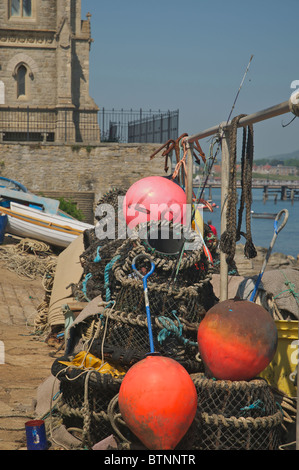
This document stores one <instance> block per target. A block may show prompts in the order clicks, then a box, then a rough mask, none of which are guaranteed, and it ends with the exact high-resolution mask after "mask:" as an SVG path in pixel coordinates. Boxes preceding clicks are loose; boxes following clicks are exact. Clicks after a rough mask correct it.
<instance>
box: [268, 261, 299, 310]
mask: <svg viewBox="0 0 299 470" xmlns="http://www.w3.org/2000/svg"><path fill="white" fill-rule="evenodd" d="M280 272H281V273H282V275H283V277H284V278H285V285H286V286H287V287H288V289H285V290H283V291H281V292H280V293H279V294H277V295H275V296H274V297H273V299H276V297H279V296H280V295H281V294H283V293H284V292H290V294H292V295H293V297H294V299H295V301H296V303H297V305H298V306H299V293H298V292H295V284H293V283H292V282H291V281H289V280H288V278H287V276H286V275H285V273H284V272H283V271H281V270H280Z"/></svg>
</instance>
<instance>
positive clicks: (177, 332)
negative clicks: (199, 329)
mask: <svg viewBox="0 0 299 470" xmlns="http://www.w3.org/2000/svg"><path fill="white" fill-rule="evenodd" d="M172 314H173V316H174V317H175V318H176V320H177V321H178V323H179V326H176V325H175V323H174V321H173V320H171V319H170V318H168V317H162V316H161V317H158V320H159V322H160V323H162V325H163V326H164V328H163V330H161V331H160V332H159V334H158V341H159V343H160V344H162V343H163V342H164V341H165V340H166V338H168V337H169V336H171V334H173V335H174V336H177V337H178V338H179V339H180V340H181V341H182V342H183V343H184V344H190V345H191V346H197V342H194V341H190V340H189V339H187V338H184V337H183V326H182V324H181V322H180V320H179V319H178V317H177V316H176V315H175V310H173V311H172Z"/></svg>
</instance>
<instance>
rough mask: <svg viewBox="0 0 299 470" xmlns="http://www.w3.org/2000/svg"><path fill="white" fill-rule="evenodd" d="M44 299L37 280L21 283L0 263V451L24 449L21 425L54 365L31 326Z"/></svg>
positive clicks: (48, 352) (23, 429)
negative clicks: (38, 388)
mask: <svg viewBox="0 0 299 470" xmlns="http://www.w3.org/2000/svg"><path fill="white" fill-rule="evenodd" d="M43 298H44V289H43V287H42V283H41V280H40V279H38V280H34V281H31V280H26V279H22V278H20V277H19V276H18V275H17V274H15V273H13V272H10V271H8V270H7V269H6V268H5V267H4V266H3V263H0V341H1V343H0V450H18V449H20V448H23V449H24V448H26V437H25V426H24V425H25V422H26V421H27V420H28V419H30V417H31V416H33V409H34V408H33V403H34V400H35V399H36V392H37V387H38V386H39V385H40V384H41V383H42V382H43V381H44V380H45V379H46V378H47V377H49V375H50V370H51V365H52V363H53V361H54V359H53V358H52V357H51V356H50V354H51V353H52V352H53V350H52V349H51V348H49V346H48V345H47V344H46V343H45V342H44V340H43V339H42V338H40V337H36V336H34V335H33V327H32V326H31V325H32V324H33V320H34V317H35V315H36V313H37V310H36V309H37V307H38V305H39V304H40V302H41V301H42V300H43ZM3 346H4V351H3ZM1 353H2V354H1ZM3 353H4V354H3ZM3 356H4V357H3Z"/></svg>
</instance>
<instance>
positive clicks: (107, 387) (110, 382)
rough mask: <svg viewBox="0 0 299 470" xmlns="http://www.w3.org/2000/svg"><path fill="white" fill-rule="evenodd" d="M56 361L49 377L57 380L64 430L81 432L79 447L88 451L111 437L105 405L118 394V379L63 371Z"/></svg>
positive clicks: (88, 371) (86, 371) (75, 370)
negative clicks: (52, 376)
mask: <svg viewBox="0 0 299 470" xmlns="http://www.w3.org/2000/svg"><path fill="white" fill-rule="evenodd" d="M66 359H68V360H70V359H72V358H70V357H67V358H65V357H62V358H58V359H57V360H56V361H55V362H54V364H53V365H52V374H53V375H54V376H56V377H58V379H59V380H60V392H61V397H62V399H61V401H60V403H59V406H58V409H59V412H60V414H61V416H62V419H63V424H64V425H65V426H66V427H67V428H76V429H79V430H82V445H83V446H87V447H91V446H92V445H94V444H95V443H97V442H99V441H101V440H102V439H105V438H106V437H108V436H109V435H111V434H112V433H113V428H112V426H111V420H110V418H109V416H108V405H109V403H110V401H111V400H112V398H113V397H114V396H115V395H116V394H117V393H118V391H119V388H120V385H121V382H122V378H121V377H113V376H111V375H110V374H102V373H99V372H98V371H96V370H91V369H87V368H84V367H83V368H80V369H79V368H76V367H71V366H69V367H65V365H63V364H62V363H61V361H63V360H66Z"/></svg>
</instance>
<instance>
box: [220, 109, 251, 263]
mask: <svg viewBox="0 0 299 470" xmlns="http://www.w3.org/2000/svg"><path fill="white" fill-rule="evenodd" d="M244 116H245V115H244V114H241V115H239V116H236V117H235V118H234V119H233V120H232V124H231V126H230V129H229V147H230V151H229V156H230V157H229V158H230V159H229V181H228V202H227V221H226V230H225V231H224V232H223V233H222V235H221V237H220V245H219V246H220V250H221V251H222V252H223V253H225V254H226V255H227V263H228V264H229V263H232V262H233V259H234V256H235V250H236V242H237V241H238V240H239V239H240V235H241V234H242V235H243V236H244V237H245V238H246V243H245V246H244V254H245V256H246V257H247V258H254V257H255V256H256V255H257V253H256V250H255V247H254V245H253V242H252V236H251V226H250V225H251V212H250V209H251V202H252V196H251V177H252V163H253V127H252V126H251V125H250V126H248V128H247V131H246V129H245V128H244V129H243V145H242V194H241V202H240V208H239V213H238V224H237V210H236V208H237V202H238V194H237V177H236V162H237V128H238V122H239V120H240V119H241V118H242V117H244ZM247 132H248V135H247ZM244 204H245V205H246V234H244V233H243V232H241V224H242V214H243V210H244Z"/></svg>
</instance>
